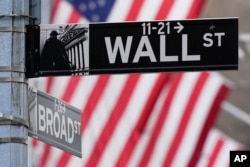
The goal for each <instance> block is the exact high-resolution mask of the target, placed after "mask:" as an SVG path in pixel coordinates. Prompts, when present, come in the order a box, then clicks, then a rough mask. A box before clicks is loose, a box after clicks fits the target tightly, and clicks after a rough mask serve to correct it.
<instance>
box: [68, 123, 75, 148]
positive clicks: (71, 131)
mask: <svg viewBox="0 0 250 167" xmlns="http://www.w3.org/2000/svg"><path fill="white" fill-rule="evenodd" d="M73 141H74V126H73V121H72V119H70V118H68V142H69V143H73Z"/></svg>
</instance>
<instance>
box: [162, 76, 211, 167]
mask: <svg viewBox="0 0 250 167" xmlns="http://www.w3.org/2000/svg"><path fill="white" fill-rule="evenodd" d="M208 76H209V74H208V73H205V72H204V73H201V75H200V77H199V79H198V81H197V83H196V84H195V87H194V90H193V91H192V94H191V96H190V99H189V101H188V103H187V106H186V107H185V111H184V114H183V116H182V118H181V121H180V124H179V127H178V130H177V133H176V134H175V137H174V139H173V142H172V144H171V145H170V146H171V147H170V149H169V151H168V153H167V156H166V159H165V160H164V165H163V166H169V165H170V166H171V164H172V162H173V160H174V158H175V155H176V152H177V150H178V148H179V146H180V143H181V141H182V139H183V136H184V134H185V132H186V128H187V126H188V123H189V120H190V118H191V116H192V113H193V111H194V110H193V109H194V107H195V104H196V102H197V100H198V98H199V95H200V93H201V91H202V88H203V86H204V84H205V82H206V80H207V78H208Z"/></svg>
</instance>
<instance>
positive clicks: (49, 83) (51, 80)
mask: <svg viewBox="0 0 250 167" xmlns="http://www.w3.org/2000/svg"><path fill="white" fill-rule="evenodd" d="M54 82H55V78H54V77H48V78H47V82H46V86H45V91H46V92H47V93H50V92H51V89H52V85H53V84H54Z"/></svg>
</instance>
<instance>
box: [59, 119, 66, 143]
mask: <svg viewBox="0 0 250 167" xmlns="http://www.w3.org/2000/svg"><path fill="white" fill-rule="evenodd" d="M62 136H64V137H65V141H66V142H67V131H66V125H65V117H64V115H62V123H61V136H60V139H62Z"/></svg>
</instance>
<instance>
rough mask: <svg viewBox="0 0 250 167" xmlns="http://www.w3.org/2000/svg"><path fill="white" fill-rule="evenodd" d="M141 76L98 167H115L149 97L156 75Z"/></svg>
mask: <svg viewBox="0 0 250 167" xmlns="http://www.w3.org/2000/svg"><path fill="white" fill-rule="evenodd" d="M141 76H142V77H141V78H140V79H139V81H138V83H137V85H136V87H135V89H134V92H133V94H132V96H131V98H130V99H129V103H128V105H127V106H126V109H125V111H124V114H123V115H122V117H121V118H120V119H121V120H120V121H119V122H118V124H117V126H116V128H115V131H114V132H113V135H112V137H111V139H110V140H109V143H108V145H107V148H106V149H105V151H104V153H103V157H102V159H101V161H100V164H99V165H100V166H115V163H116V161H115V160H117V159H118V157H119V155H120V153H121V151H122V149H123V147H124V145H125V144H126V141H127V140H128V138H129V136H130V134H131V131H132V130H133V129H134V126H135V125H136V123H137V121H138V119H139V118H140V115H141V112H142V110H143V108H144V107H145V103H146V100H147V99H148V97H149V93H150V92H151V90H152V88H153V85H154V84H155V82H156V77H157V75H155V74H148V75H141Z"/></svg>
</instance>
